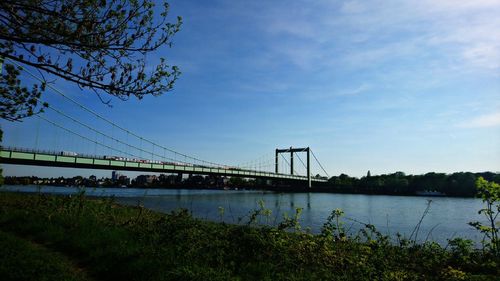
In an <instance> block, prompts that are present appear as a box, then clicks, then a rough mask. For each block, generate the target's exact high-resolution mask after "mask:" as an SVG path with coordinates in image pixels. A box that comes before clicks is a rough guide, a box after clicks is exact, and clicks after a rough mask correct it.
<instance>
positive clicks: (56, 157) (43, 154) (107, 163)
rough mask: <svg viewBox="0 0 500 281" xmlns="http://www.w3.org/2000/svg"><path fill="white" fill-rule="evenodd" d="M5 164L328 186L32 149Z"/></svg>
mask: <svg viewBox="0 0 500 281" xmlns="http://www.w3.org/2000/svg"><path fill="white" fill-rule="evenodd" d="M0 156H1V158H0V159H1V163H5V164H18V165H33V166H50V167H65V168H84V169H104V170H122V171H140V172H159V173H178V174H179V173H189V174H199V175H218V176H237V177H248V178H263V179H278V180H295V181H304V182H307V184H308V186H309V187H310V184H311V182H326V181H327V180H326V179H325V178H315V177H311V176H309V177H307V176H300V175H293V174H291V175H287V174H281V173H271V172H265V171H254V170H245V169H239V168H233V167H206V166H200V165H190V164H182V163H163V162H152V161H147V160H137V159H127V158H120V157H113V159H110V157H106V156H101V157H99V156H95V155H93V156H91V155H78V154H77V155H67V154H64V152H55V151H41V150H32V149H20V148H15V147H3V148H1V150H0Z"/></svg>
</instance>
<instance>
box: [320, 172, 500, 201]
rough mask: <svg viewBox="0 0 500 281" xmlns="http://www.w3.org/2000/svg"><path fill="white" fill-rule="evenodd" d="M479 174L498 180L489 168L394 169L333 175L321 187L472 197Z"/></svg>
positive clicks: (402, 193)
mask: <svg viewBox="0 0 500 281" xmlns="http://www.w3.org/2000/svg"><path fill="white" fill-rule="evenodd" d="M479 177H483V178H485V179H486V180H489V181H495V182H497V183H500V174H496V173H492V172H484V173H469V172H466V173H464V172H459V173H453V174H444V173H427V174H425V175H405V174H404V173H403V172H396V173H392V174H384V175H375V176H374V175H371V174H369V173H367V176H366V177H361V178H359V179H358V178H355V177H350V176H348V175H346V174H341V175H340V176H338V177H337V176H333V177H331V178H330V179H329V180H328V184H327V185H325V186H323V187H322V188H323V190H331V191H336V192H344V193H364V194H397V195H414V194H416V193H417V192H419V191H431V192H440V193H442V194H445V195H447V196H462V197H473V196H475V194H476V185H475V182H476V179H477V178H479Z"/></svg>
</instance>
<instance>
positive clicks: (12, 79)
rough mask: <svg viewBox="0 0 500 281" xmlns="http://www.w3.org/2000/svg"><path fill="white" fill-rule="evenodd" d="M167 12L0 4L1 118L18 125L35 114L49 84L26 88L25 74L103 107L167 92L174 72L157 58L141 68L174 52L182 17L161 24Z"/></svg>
mask: <svg viewBox="0 0 500 281" xmlns="http://www.w3.org/2000/svg"><path fill="white" fill-rule="evenodd" d="M157 11H158V12H159V13H158V12H157ZM168 11H169V5H168V3H166V2H163V5H162V8H161V9H158V8H157V7H155V3H154V2H153V1H152V0H2V1H0V59H1V60H2V61H3V71H2V75H0V117H1V118H3V119H6V120H9V121H16V120H20V119H22V118H24V117H27V116H30V115H33V114H35V113H36V112H39V111H40V110H41V109H40V105H41V104H40V103H41V102H40V96H41V94H42V93H43V91H44V90H45V88H46V85H47V83H48V81H47V80H46V78H43V79H42V80H43V81H42V82H40V83H34V84H31V85H25V84H24V83H23V82H22V81H21V79H20V75H21V74H22V72H23V69H24V68H25V67H31V68H34V69H36V70H38V71H39V73H40V74H42V75H43V76H44V77H46V75H47V74H48V75H49V76H50V77H56V78H62V79H65V80H67V81H70V82H73V83H75V84H77V85H78V86H79V87H81V88H85V89H90V90H92V91H93V92H94V93H96V94H97V95H98V96H99V98H101V100H103V99H102V94H109V95H112V96H115V97H118V98H120V99H122V100H127V99H128V98H129V97H130V96H135V97H137V98H139V99H141V98H143V97H144V96H147V95H153V96H157V95H160V94H162V93H165V92H167V91H169V90H171V89H172V87H173V84H174V82H175V81H176V79H177V78H178V76H179V75H180V71H179V69H178V67H177V66H170V65H168V64H167V62H166V60H165V58H163V57H161V58H158V59H155V58H153V59H154V61H153V62H148V61H147V55H148V54H150V53H152V52H154V51H157V50H159V49H160V47H162V46H169V47H170V46H172V42H171V38H172V36H173V35H174V34H175V33H177V32H178V31H179V29H180V26H181V24H182V19H181V17H177V20H176V21H175V22H174V23H170V22H167V14H168ZM0 63H1V62H0ZM103 102H109V101H104V100H103ZM42 104H43V103H42ZM43 106H47V104H43ZM43 106H42V107H43ZM42 110H43V108H42Z"/></svg>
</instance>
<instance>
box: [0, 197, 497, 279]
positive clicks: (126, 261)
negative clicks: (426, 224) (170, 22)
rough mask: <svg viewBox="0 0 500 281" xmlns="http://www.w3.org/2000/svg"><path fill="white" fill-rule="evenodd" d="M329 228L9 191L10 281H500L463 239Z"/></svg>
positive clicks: (492, 265) (491, 263)
mask: <svg viewBox="0 0 500 281" xmlns="http://www.w3.org/2000/svg"><path fill="white" fill-rule="evenodd" d="M286 226H289V227H295V226H296V224H295V223H294V221H293V219H291V220H289V221H288V225H287V224H283V225H282V228H285V227H286ZM327 226H328V225H327ZM326 229H327V230H328V229H330V230H331V231H324V233H323V234H321V235H312V234H308V233H306V232H302V231H296V232H290V231H284V230H281V229H278V228H270V227H249V226H237V225H228V224H224V223H213V222H206V221H201V220H197V219H194V218H192V217H191V216H190V215H189V213H188V212H187V211H183V210H179V211H176V212H173V213H171V214H159V213H155V212H152V211H149V210H147V209H144V208H141V207H136V208H134V207H125V206H120V205H117V204H114V203H113V202H112V200H110V199H87V198H85V196H83V194H81V195H79V196H73V197H58V196H47V195H25V194H14V193H0V230H1V231H2V232H0V233H1V235H0V238H1V243H2V245H1V246H2V253H1V256H0V257H1V261H2V263H1V270H0V280H86V279H85V278H86V277H83V276H84V275H85V276H90V277H91V278H93V279H95V280H500V279H499V278H498V276H500V270H499V262H500V260H499V258H498V257H495V256H494V255H491V254H490V253H488V252H482V251H477V250H473V249H471V248H470V245H468V244H467V243H462V242H463V241H462V240H458V241H456V242H454V243H452V245H451V247H450V248H449V249H446V250H445V249H443V248H442V247H440V246H439V245H437V244H435V243H426V244H423V245H418V244H414V243H411V241H406V240H402V242H401V243H400V244H398V245H393V244H391V243H389V240H388V238H387V237H385V236H382V235H380V234H379V233H377V232H376V230H375V229H373V228H370V227H368V228H367V229H365V232H364V234H363V233H361V234H360V235H359V236H356V237H343V236H339V235H336V234H338V231H339V230H338V229H336V228H335V224H334V223H332V222H331V221H330V225H329V227H327V228H326ZM336 231H337V232H336ZM14 240H16V241H18V242H16V243H14V242H12V241H14ZM11 272H12V273H11ZM83 273H85V274H83ZM16 274H18V275H16ZM20 274H24V275H20ZM16 278H17V279H16Z"/></svg>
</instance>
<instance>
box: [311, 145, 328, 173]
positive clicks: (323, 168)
mask: <svg viewBox="0 0 500 281" xmlns="http://www.w3.org/2000/svg"><path fill="white" fill-rule="evenodd" d="M311 154H312V155H313V157H314V159H316V162H318V164H319V166H320V167H321V169H322V170H323V172H325V174H326V176H327V177H330V175H329V174H328V172H327V171H326V170H325V168H323V165H321V162H319V160H318V158H316V155H314V152H313V151H312V149H311Z"/></svg>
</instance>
